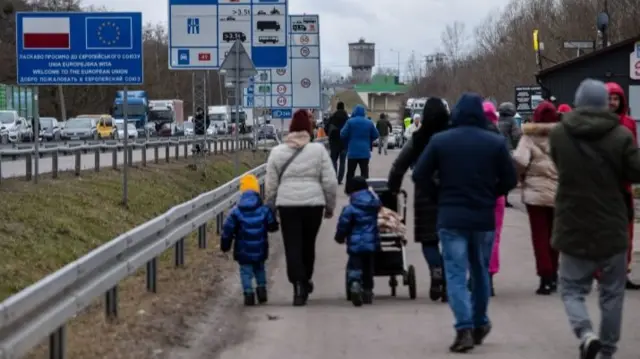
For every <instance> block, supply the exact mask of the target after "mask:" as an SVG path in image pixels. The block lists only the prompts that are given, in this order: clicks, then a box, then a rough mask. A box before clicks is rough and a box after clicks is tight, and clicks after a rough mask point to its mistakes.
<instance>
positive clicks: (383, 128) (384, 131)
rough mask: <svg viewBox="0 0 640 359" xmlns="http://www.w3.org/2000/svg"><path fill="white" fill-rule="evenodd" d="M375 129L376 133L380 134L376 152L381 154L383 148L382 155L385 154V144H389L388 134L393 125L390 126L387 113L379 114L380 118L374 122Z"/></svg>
mask: <svg viewBox="0 0 640 359" xmlns="http://www.w3.org/2000/svg"><path fill="white" fill-rule="evenodd" d="M376 130H378V134H379V135H380V140H379V141H378V154H379V155H381V154H382V151H383V150H384V155H385V156H386V155H387V146H388V145H389V135H390V134H391V132H392V131H393V127H391V122H389V120H388V119H387V115H385V114H384V113H382V114H380V119H379V120H378V122H377V123H376Z"/></svg>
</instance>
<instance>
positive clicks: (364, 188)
mask: <svg viewBox="0 0 640 359" xmlns="http://www.w3.org/2000/svg"><path fill="white" fill-rule="evenodd" d="M346 187H347V194H348V195H349V204H348V205H347V206H345V207H344V208H343V209H342V213H341V214H340V217H339V219H338V225H337V229H336V235H335V241H336V242H338V243H340V244H344V243H345V242H346V244H347V254H349V260H348V262H347V280H348V283H347V284H348V287H349V292H350V294H351V301H352V302H353V305H354V306H356V307H359V306H361V305H362V304H363V303H364V304H371V303H372V302H373V268H374V256H375V253H376V251H377V250H378V249H379V248H380V235H379V231H378V212H379V211H380V209H381V208H382V203H381V202H380V199H379V198H378V196H376V195H375V193H373V191H372V190H370V189H369V186H368V184H367V180H366V179H365V178H364V177H361V176H357V177H353V178H351V179H350V180H348V181H347V186H346Z"/></svg>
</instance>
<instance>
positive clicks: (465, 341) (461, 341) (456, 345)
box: [449, 329, 474, 353]
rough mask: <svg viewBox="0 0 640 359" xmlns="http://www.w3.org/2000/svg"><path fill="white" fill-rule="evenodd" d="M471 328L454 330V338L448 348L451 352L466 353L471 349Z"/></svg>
mask: <svg viewBox="0 0 640 359" xmlns="http://www.w3.org/2000/svg"><path fill="white" fill-rule="evenodd" d="M473 346H474V344H473V330H471V329H460V330H458V331H457V332H456V338H455V339H454V341H453V344H451V346H450V347H449V350H450V351H451V352H453V353H466V352H468V351H469V350H471V349H473Z"/></svg>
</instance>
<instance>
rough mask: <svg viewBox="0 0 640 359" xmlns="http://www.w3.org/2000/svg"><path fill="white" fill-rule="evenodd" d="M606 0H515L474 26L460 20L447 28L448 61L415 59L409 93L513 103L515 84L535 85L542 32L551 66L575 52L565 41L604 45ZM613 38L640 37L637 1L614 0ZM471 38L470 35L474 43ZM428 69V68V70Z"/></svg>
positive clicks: (544, 62)
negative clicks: (536, 47)
mask: <svg viewBox="0 0 640 359" xmlns="http://www.w3.org/2000/svg"><path fill="white" fill-rule="evenodd" d="M603 3H604V2H603V1H601V0H512V1H511V2H510V3H509V4H508V5H507V6H506V7H505V8H504V9H502V11H495V12H492V14H491V15H489V16H488V17H487V18H486V19H485V20H484V22H483V23H482V24H481V25H480V26H478V27H477V28H475V29H466V28H465V26H464V24H462V23H460V22H455V23H453V24H450V25H448V26H447V27H446V29H445V30H444V31H443V32H442V36H441V40H442V44H441V52H442V53H443V54H444V59H445V60H444V61H437V62H434V63H429V64H426V65H423V64H421V63H419V62H417V61H416V62H415V63H414V64H413V65H412V67H413V68H414V69H419V70H415V71H416V72H420V73H426V75H424V76H421V77H419V78H416V80H415V81H414V83H413V86H412V90H411V92H410V93H409V94H408V95H409V96H414V97H415V96H420V97H422V96H424V97H426V96H439V97H443V98H445V99H447V100H448V101H450V103H452V101H455V100H457V98H458V96H460V94H461V93H463V92H465V91H474V92H478V93H480V94H482V95H484V96H487V97H489V96H491V97H493V98H496V99H497V100H498V101H500V102H502V101H513V100H514V86H518V85H530V84H535V82H536V81H535V74H536V73H537V72H538V71H539V70H540V68H539V67H538V64H537V63H536V57H535V53H534V51H533V39H532V34H533V31H534V30H535V29H537V30H539V35H538V36H539V40H540V41H541V42H543V43H544V49H543V50H542V66H543V67H551V66H553V65H555V64H558V63H562V62H564V61H567V60H569V59H571V58H574V57H575V56H577V55H576V50H575V49H573V50H569V49H564V48H563V43H564V42H565V41H572V40H573V41H579V40H580V41H582V40H586V41H589V40H593V41H595V42H596V43H597V44H598V47H600V42H601V38H600V35H599V34H598V30H597V28H596V16H597V15H598V13H600V12H601V11H603ZM608 13H609V15H610V19H611V21H610V25H609V26H610V28H609V31H608V35H609V41H610V42H611V43H616V42H619V41H623V40H626V39H629V38H632V37H634V36H638V35H640V22H639V21H638V18H640V6H638V1H637V0H612V1H609V7H608ZM468 39H471V40H470V41H469V40H468ZM423 69H424V70H423Z"/></svg>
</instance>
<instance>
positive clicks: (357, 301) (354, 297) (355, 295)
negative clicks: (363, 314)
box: [349, 281, 362, 307]
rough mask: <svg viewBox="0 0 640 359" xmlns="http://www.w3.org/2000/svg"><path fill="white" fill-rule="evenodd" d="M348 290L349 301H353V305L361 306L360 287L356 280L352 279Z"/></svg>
mask: <svg viewBox="0 0 640 359" xmlns="http://www.w3.org/2000/svg"><path fill="white" fill-rule="evenodd" d="M349 291H350V292H351V303H353V306H354V307H361V306H362V287H361V286H360V283H359V282H358V281H353V282H352V283H351V286H350V287H349Z"/></svg>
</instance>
